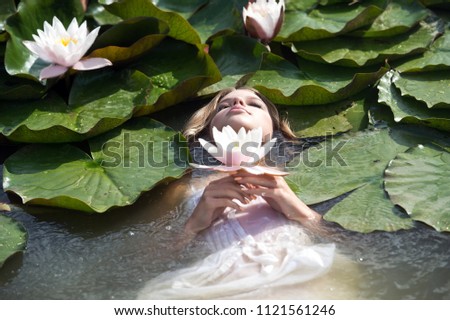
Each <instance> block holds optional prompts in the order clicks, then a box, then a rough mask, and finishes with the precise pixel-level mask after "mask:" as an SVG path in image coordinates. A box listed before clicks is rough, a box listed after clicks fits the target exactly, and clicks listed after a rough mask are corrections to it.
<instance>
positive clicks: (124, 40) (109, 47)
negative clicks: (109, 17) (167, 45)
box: [89, 17, 169, 65]
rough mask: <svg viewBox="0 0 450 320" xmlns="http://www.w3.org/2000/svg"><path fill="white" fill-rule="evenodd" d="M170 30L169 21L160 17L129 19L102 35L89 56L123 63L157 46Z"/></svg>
mask: <svg viewBox="0 0 450 320" xmlns="http://www.w3.org/2000/svg"><path fill="white" fill-rule="evenodd" d="M168 32H169V26H168V25H167V23H165V22H164V21H161V20H158V19H154V18H148V17H139V18H132V19H128V20H127V21H124V22H121V23H118V24H117V25H115V26H113V27H111V28H110V29H108V30H107V31H106V32H104V33H103V34H102V35H100V36H99V37H98V38H97V40H96V42H95V44H94V46H93V47H92V48H93V49H94V51H93V52H91V53H90V54H89V56H90V57H101V58H106V59H108V60H110V61H111V62H112V63H113V64H114V65H116V64H117V63H123V62H126V61H128V60H132V59H134V58H137V57H139V56H141V55H142V54H144V53H145V52H147V51H149V50H150V49H152V48H153V47H155V46H157V45H158V44H159V43H160V42H161V41H162V40H163V39H164V38H165V37H166V34H167V33H168ZM98 48H101V49H98Z"/></svg>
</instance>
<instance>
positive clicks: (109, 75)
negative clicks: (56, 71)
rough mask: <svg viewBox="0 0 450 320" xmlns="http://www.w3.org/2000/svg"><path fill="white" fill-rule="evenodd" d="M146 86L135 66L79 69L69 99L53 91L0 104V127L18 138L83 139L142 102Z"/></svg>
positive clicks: (121, 119)
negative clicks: (119, 68) (32, 97)
mask: <svg viewBox="0 0 450 320" xmlns="http://www.w3.org/2000/svg"><path fill="white" fill-rule="evenodd" d="M149 87H151V83H150V80H149V79H148V78H147V77H146V76H145V75H144V74H142V73H141V72H139V71H130V70H122V71H114V70H101V71H98V72H96V73H83V74H80V75H78V76H77V77H76V79H75V82H74V84H73V87H72V91H71V93H70V97H69V103H68V104H67V103H66V102H65V101H64V100H63V98H62V97H60V96H59V95H57V94H56V93H54V92H51V93H49V94H48V95H47V96H46V97H45V98H44V99H39V100H32V101H22V102H21V101H5V102H4V103H2V105H1V106H0V114H1V115H2V117H1V118H0V132H1V133H2V134H3V135H4V136H6V137H8V139H10V140H13V141H19V142H38V143H54V142H69V141H80V140H84V139H86V138H88V137H92V136H95V135H98V134H100V133H103V132H105V131H108V130H110V129H112V128H115V127H117V126H119V125H120V124H122V123H123V122H125V121H126V120H128V119H129V118H131V117H132V115H133V112H134V111H135V109H136V108H137V107H138V106H141V105H145V104H146V94H147V89H148V88H149ZM18 110H20V112H19V111H18Z"/></svg>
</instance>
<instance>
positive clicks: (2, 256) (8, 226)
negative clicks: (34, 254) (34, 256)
mask: <svg viewBox="0 0 450 320" xmlns="http://www.w3.org/2000/svg"><path fill="white" fill-rule="evenodd" d="M26 242H27V233H26V231H25V229H24V228H23V226H22V225H21V224H19V223H18V222H16V221H15V220H14V219H12V218H10V217H8V216H5V215H4V214H0V268H1V267H2V266H3V264H4V263H5V261H6V259H8V257H10V256H11V255H13V254H14V253H16V252H19V251H22V250H24V249H25V244H26Z"/></svg>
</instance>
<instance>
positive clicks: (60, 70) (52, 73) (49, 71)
mask: <svg viewBox="0 0 450 320" xmlns="http://www.w3.org/2000/svg"><path fill="white" fill-rule="evenodd" d="M68 69H69V68H67V67H64V66H60V65H57V64H52V65H50V66H48V67H45V68H44V69H42V70H41V73H40V74H39V79H40V80H44V79H48V78H55V77H59V76H60V75H62V74H64V73H65V72H66V71H67V70H68Z"/></svg>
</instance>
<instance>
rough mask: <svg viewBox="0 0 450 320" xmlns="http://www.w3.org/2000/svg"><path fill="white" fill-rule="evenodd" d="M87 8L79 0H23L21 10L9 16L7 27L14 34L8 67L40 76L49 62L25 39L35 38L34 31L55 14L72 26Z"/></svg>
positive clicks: (10, 33)
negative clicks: (84, 8)
mask: <svg viewBox="0 0 450 320" xmlns="http://www.w3.org/2000/svg"><path fill="white" fill-rule="evenodd" d="M83 15H84V13H83V9H82V7H81V3H80V1H79V0H68V1H65V2H64V4H63V5H62V4H61V1H59V0H46V1H35V0H22V1H21V2H20V6H19V8H18V12H17V13H16V14H14V15H13V16H11V17H9V18H8V20H7V22H6V26H5V29H6V31H8V33H9V35H10V39H9V41H8V43H7V46H6V56H5V67H6V71H7V72H8V73H9V74H11V75H21V76H23V77H28V78H34V79H39V72H40V70H41V69H42V68H44V67H46V66H47V65H48V63H45V62H43V61H42V60H40V59H38V58H37V57H36V56H34V55H33V54H32V53H31V51H29V50H28V49H27V48H26V47H25V46H24V45H23V44H22V41H23V40H33V38H32V35H33V34H36V33H37V30H38V29H41V30H42V28H43V26H44V22H45V21H47V22H49V23H51V21H52V19H53V17H54V16H56V17H58V19H59V20H61V22H62V23H63V24H64V25H65V26H68V25H69V23H70V21H71V20H72V19H73V18H74V17H76V18H77V19H78V21H79V22H81V20H82V17H83Z"/></svg>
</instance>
